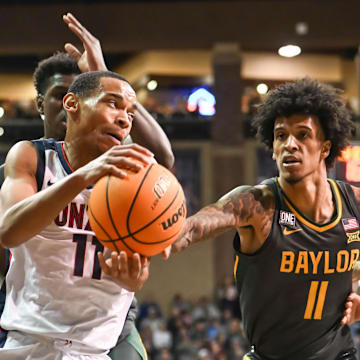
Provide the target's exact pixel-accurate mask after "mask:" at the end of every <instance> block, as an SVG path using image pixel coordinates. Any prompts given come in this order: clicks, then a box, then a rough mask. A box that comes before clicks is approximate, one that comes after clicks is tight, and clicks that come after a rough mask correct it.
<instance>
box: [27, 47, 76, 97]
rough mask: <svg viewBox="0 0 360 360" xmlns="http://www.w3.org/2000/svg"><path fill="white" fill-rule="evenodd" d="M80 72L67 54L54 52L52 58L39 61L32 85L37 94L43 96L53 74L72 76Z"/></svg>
mask: <svg viewBox="0 0 360 360" xmlns="http://www.w3.org/2000/svg"><path fill="white" fill-rule="evenodd" d="M80 73H81V71H80V69H79V67H78V65H77V63H76V61H75V60H74V59H73V58H72V57H71V56H70V55H69V54H67V53H64V52H60V51H59V52H56V53H55V54H53V55H52V56H50V57H48V58H46V59H44V60H42V61H40V62H39V63H38V66H37V67H36V69H35V71H34V75H33V79H34V85H35V88H36V91H37V93H38V95H39V94H43V95H44V94H45V92H46V90H47V88H48V86H49V79H50V77H51V76H53V75H55V74H62V75H72V74H80Z"/></svg>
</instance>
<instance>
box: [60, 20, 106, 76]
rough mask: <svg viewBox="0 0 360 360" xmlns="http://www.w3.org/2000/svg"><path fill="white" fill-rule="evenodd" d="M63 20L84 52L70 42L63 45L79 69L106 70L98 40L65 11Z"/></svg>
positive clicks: (84, 70)
mask: <svg viewBox="0 0 360 360" xmlns="http://www.w3.org/2000/svg"><path fill="white" fill-rule="evenodd" d="M63 20H64V21H65V22H66V24H67V25H68V28H69V29H70V30H71V31H72V32H73V33H74V34H75V35H76V36H77V37H78V38H79V39H80V41H81V42H82V44H83V47H84V52H81V51H80V50H79V49H78V48H77V47H76V46H75V45H73V44H71V43H66V44H65V46H64V48H65V51H66V52H67V53H68V54H69V55H70V56H71V57H72V58H73V59H74V60H75V61H76V62H77V64H78V66H79V69H80V70H81V71H82V72H88V71H96V70H101V71H106V70H107V67H106V64H105V60H104V56H103V52H102V49H101V45H100V41H99V40H98V39H97V38H96V37H95V36H94V35H92V34H91V33H90V32H89V31H88V30H87V29H86V28H85V27H84V26H83V25H82V24H81V23H80V21H78V20H77V19H76V17H75V16H74V15H73V14H71V13H67V14H66V15H63Z"/></svg>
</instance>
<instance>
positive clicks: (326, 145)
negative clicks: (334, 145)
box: [321, 140, 331, 159]
mask: <svg viewBox="0 0 360 360" xmlns="http://www.w3.org/2000/svg"><path fill="white" fill-rule="evenodd" d="M330 149H331V141H330V140H326V141H324V143H323V144H322V147H321V155H322V157H323V159H326V158H327V157H328V156H329V154H330Z"/></svg>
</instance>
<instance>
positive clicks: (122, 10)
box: [0, 0, 360, 62]
mask: <svg viewBox="0 0 360 360" xmlns="http://www.w3.org/2000/svg"><path fill="white" fill-rule="evenodd" d="M67 11H71V12H73V13H74V14H75V15H76V16H77V17H78V18H79V19H80V21H82V22H83V24H84V25H85V26H87V27H88V29H89V30H91V31H92V32H93V33H95V34H96V35H97V36H98V38H99V39H101V42H102V46H103V49H104V51H105V53H108V54H120V55H118V56H120V58H121V57H122V56H123V55H121V54H129V53H130V54H131V53H134V52H138V51H143V50H150V49H194V48H198V49H209V48H212V47H213V46H214V44H215V43H218V42H236V43H238V44H239V45H241V47H242V49H244V50H251V51H256V50H259V51H263V50H270V51H276V50H277V48H278V47H279V46H281V45H284V44H288V43H294V44H298V45H300V46H301V47H302V48H303V51H304V52H322V53H340V54H342V55H343V56H347V57H352V56H353V55H354V53H355V51H356V49H357V47H358V45H359V44H360V24H359V13H360V1H359V0H303V1H300V0H297V1H296V0H263V1H260V0H233V1H224V0H218V1H201V0H199V1H174V0H168V1H136V0H131V1H124V0H122V1H119V0H117V1H91V0H86V1H76V0H72V1H52V0H46V1H41V0H38V1H28V0H27V1H25V0H23V1H21V0H12V1H1V2H0V24H1V25H0V26H1V31H0V60H1V58H3V59H4V58H8V59H16V58H18V57H19V59H20V57H23V58H24V57H29V56H41V57H42V56H43V55H46V54H49V53H52V52H53V51H54V50H55V49H62V47H63V44H64V43H65V42H68V41H76V39H75V36H72V35H70V34H69V32H68V31H67V30H66V26H65V25H64V24H63V22H62V20H61V15H62V14H63V13H65V12H67ZM298 23H305V24H306V25H307V33H305V34H299V33H298V32H297V31H296V24H298ZM19 61H21V60H19ZM11 62H12V60H11Z"/></svg>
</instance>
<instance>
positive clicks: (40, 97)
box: [36, 94, 44, 116]
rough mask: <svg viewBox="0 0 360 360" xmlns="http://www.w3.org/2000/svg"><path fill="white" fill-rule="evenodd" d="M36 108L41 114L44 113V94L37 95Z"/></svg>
mask: <svg viewBox="0 0 360 360" xmlns="http://www.w3.org/2000/svg"><path fill="white" fill-rule="evenodd" d="M36 108H37V111H38V112H39V114H40V116H41V115H44V95H42V94H38V95H37V96H36Z"/></svg>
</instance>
